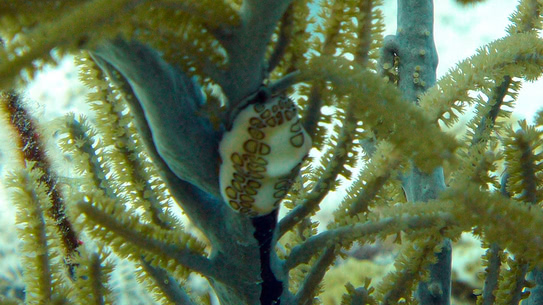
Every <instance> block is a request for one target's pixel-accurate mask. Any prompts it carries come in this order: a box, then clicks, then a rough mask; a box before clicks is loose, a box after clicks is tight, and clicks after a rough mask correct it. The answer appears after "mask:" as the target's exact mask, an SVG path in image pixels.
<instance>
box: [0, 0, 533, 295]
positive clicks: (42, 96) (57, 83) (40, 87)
mask: <svg viewBox="0 0 543 305" xmlns="http://www.w3.org/2000/svg"><path fill="white" fill-rule="evenodd" d="M515 6H516V1H512V0H490V1H486V3H484V4H478V5H470V6H466V7H462V6H460V5H458V4H456V3H455V2H454V1H451V0H446V1H441V0H436V1H435V32H434V36H435V40H436V46H437V50H438V53H439V66H438V77H441V76H443V75H444V74H445V73H446V72H447V70H448V69H450V68H451V67H454V64H455V63H456V62H458V61H459V60H462V59H464V58H466V57H468V56H470V55H472V54H474V52H475V50H476V49H477V48H478V47H480V46H482V45H484V44H486V43H489V42H491V41H493V40H495V39H497V38H500V37H502V36H504V35H505V30H504V29H505V27H506V25H507V24H508V23H509V22H508V16H509V15H510V14H511V13H512V12H513V10H514V8H515ZM384 11H385V15H386V24H387V34H393V33H394V31H395V14H396V13H395V1H391V0H387V1H385V6H384ZM85 92H87V89H86V88H85V87H84V86H83V85H82V84H80V83H79V82H78V80H77V71H76V68H75V66H74V64H73V60H72V58H66V59H65V60H63V61H62V62H61V63H60V64H59V65H58V66H57V67H54V68H50V69H46V70H44V71H42V72H41V73H39V75H37V76H36V78H35V80H34V81H33V82H32V83H31V84H29V86H28V88H27V89H25V90H24V91H23V94H24V96H25V97H26V99H27V100H28V103H29V105H30V107H31V108H32V109H33V111H34V115H35V116H36V117H37V118H40V119H41V120H42V121H44V120H51V119H53V118H55V117H59V116H61V115H63V114H64V113H66V112H76V113H78V112H79V113H80V112H83V113H85V112H87V111H88V108H87V107H86V105H85V103H84V101H85ZM542 93H543V81H541V80H539V81H537V82H533V83H525V84H524V86H523V88H522V90H521V91H520V95H519V99H518V102H517V108H516V110H515V116H517V117H519V118H521V117H524V118H527V119H528V120H529V121H530V120H531V118H532V116H533V114H534V113H535V112H536V111H537V110H538V109H539V108H540V107H543V94H542ZM2 137H3V138H2ZM0 141H2V143H9V141H10V140H9V138H6V133H0ZM12 159H13V156H12V155H10V153H9V150H7V149H5V144H4V145H3V148H0V173H1V174H2V175H5V174H6V172H7V171H9V170H10V168H11V165H13V163H12ZM340 194H341V192H339V193H338V195H340ZM334 202H336V200H333V199H329V200H326V202H325V203H324V204H323V206H322V209H321V212H319V214H318V215H319V218H320V220H321V222H323V223H326V221H327V220H328V218H329V217H328V216H329V215H330V212H331V211H333V209H334ZM0 224H1V225H0V294H1V293H2V291H3V289H5V288H6V287H5V286H4V284H2V280H1V279H2V278H4V279H6V280H8V281H9V282H10V283H11V284H10V285H11V286H12V287H19V288H20V287H22V286H21V285H22V282H21V279H20V276H18V275H17V274H16V273H14V272H13V271H10V270H13V268H14V266H17V255H16V254H15V251H14V249H15V247H16V245H17V237H16V235H15V234H14V230H13V229H14V227H15V225H14V211H13V208H12V207H11V205H10V204H9V203H8V202H7V201H6V189H5V188H4V187H3V186H2V191H1V192H0ZM455 249H456V250H455V256H454V269H455V274H456V275H457V278H458V279H459V280H461V281H463V282H466V283H469V284H471V285H476V284H477V281H476V280H475V277H474V275H475V271H477V270H478V269H477V266H478V258H479V255H480V253H481V250H480V249H479V248H478V243H477V241H476V240H474V239H473V238H471V237H469V236H466V238H465V239H464V240H463V241H462V242H461V243H460V244H459V245H458V246H457V247H456V248H455ZM385 260H386V259H385ZM349 264H352V262H346V263H345V266H349V267H348V268H355V267H352V266H351V265H349ZM125 268H126V267H124V266H123V267H120V268H119V269H120V270H119V271H118V272H117V274H123V275H122V278H124V279H125V280H127V281H128V282H127V283H126V284H125V285H123V284H116V285H121V286H124V287H131V286H132V285H130V283H132V282H133V281H134V279H133V275H132V273H131V271H130V269H129V268H128V269H126V270H127V271H123V270H125ZM367 268H371V266H370V267H367ZM378 269H380V270H386V268H378ZM381 272H382V271H381ZM131 276H132V278H130V277H131ZM127 277H129V278H128V279H127ZM116 281H117V280H116ZM4 283H5V282H4ZM327 285H330V286H332V285H333V284H332V283H331V282H330V283H329V284H327ZM325 287H326V286H325ZM325 290H326V288H325ZM330 290H332V288H330ZM127 293H133V294H134V295H139V293H138V292H134V291H132V292H127ZM127 293H125V294H123V295H119V298H120V299H121V300H122V302H120V303H126V302H128V303H130V304H135V303H134V300H132V301H128V299H129V297H128V296H127ZM326 300H327V301H326V304H334V303H335V300H334V301H333V300H332V299H330V298H327V299H326ZM336 300H337V299H336ZM140 301H141V304H147V302H148V301H149V300H145V299H140ZM458 304H460V303H458Z"/></svg>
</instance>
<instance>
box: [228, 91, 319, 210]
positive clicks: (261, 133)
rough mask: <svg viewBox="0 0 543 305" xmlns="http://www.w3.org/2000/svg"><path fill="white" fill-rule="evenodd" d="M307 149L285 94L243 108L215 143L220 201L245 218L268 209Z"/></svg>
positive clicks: (278, 198) (274, 205) (283, 192)
mask: <svg viewBox="0 0 543 305" xmlns="http://www.w3.org/2000/svg"><path fill="white" fill-rule="evenodd" d="M310 148H311V138H310V137H309V136H308V135H307V133H306V131H305V130H304V128H303V126H302V124H301V122H300V117H299V116H298V111H297V108H296V105H295V104H294V102H293V101H292V100H291V99H289V98H288V97H286V96H274V97H271V98H269V99H267V100H266V101H263V102H257V103H254V104H250V105H249V106H247V107H245V108H244V109H242V110H241V111H240V113H239V114H238V115H237V116H236V118H235V120H234V122H233V124H232V128H231V130H229V131H227V132H225V133H224V136H223V138H222V140H221V142H220V144H219V152H220V155H221V159H222V164H221V166H220V172H219V183H220V188H221V195H222V197H223V199H224V201H225V202H226V203H227V204H228V205H229V206H230V207H231V208H232V209H234V210H235V211H237V212H239V213H242V214H246V215H248V216H251V217H255V216H261V215H266V214H268V213H270V212H271V211H273V210H274V209H276V208H277V207H278V206H279V203H280V202H281V200H282V199H283V197H285V195H286V194H287V192H288V190H289V189H290V186H291V185H292V182H293V179H294V177H295V176H296V175H297V174H298V171H299V169H300V165H301V162H302V160H303V159H304V158H305V156H307V153H308V152H309V149H310Z"/></svg>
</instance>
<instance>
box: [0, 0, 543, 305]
mask: <svg viewBox="0 0 543 305" xmlns="http://www.w3.org/2000/svg"><path fill="white" fill-rule="evenodd" d="M462 2H474V1H462ZM398 4H399V12H400V13H399V16H398V31H397V33H396V35H394V36H389V37H387V38H385V39H383V38H382V30H383V21H382V13H381V11H380V9H379V6H380V5H381V2H380V1H378V0H373V1H372V0H358V1H356V0H341V1H332V0H323V1H320V2H318V5H319V6H318V9H319V11H318V13H317V15H316V16H315V15H314V14H313V13H312V12H311V9H310V8H312V5H315V3H313V2H312V1H309V0H244V1H241V0H221V1H209V0H206V1H196V0H194V1H190V0H186V1H185V0H179V1H174V0H158V1H145V0H111V1H104V0H88V1H62V2H58V1H22V0H17V1H10V2H6V3H2V4H0V25H1V26H0V35H1V38H2V41H3V45H2V46H3V47H2V48H1V49H0V79H1V80H0V86H2V88H3V90H5V92H4V93H2V95H1V96H0V100H1V101H0V102H1V109H2V113H3V114H4V116H5V119H6V124H7V125H8V126H11V127H12V128H11V129H13V138H14V139H16V141H17V142H18V143H19V144H20V145H19V146H20V147H19V150H20V151H19V153H18V157H17V158H18V159H20V160H21V161H22V162H20V164H19V167H20V168H18V169H17V170H16V171H14V173H13V174H11V175H10V176H8V177H6V180H8V181H9V182H10V189H11V192H12V198H13V201H14V203H15V204H16V205H17V208H18V211H19V214H18V222H19V224H20V233H19V234H20V235H19V236H20V238H21V239H23V240H24V245H23V248H22V249H21V252H23V253H24V254H25V256H24V259H25V271H24V273H25V278H26V282H27V289H26V294H25V300H24V302H26V303H28V304H34V303H36V304H41V303H55V302H57V303H58V302H60V303H70V304H71V303H73V304H104V303H111V302H113V301H112V300H113V296H112V292H111V287H110V284H109V278H108V277H109V274H110V272H111V268H113V266H112V264H111V263H110V261H109V259H108V257H109V256H110V251H111V252H113V253H115V255H116V256H117V257H118V258H120V259H127V260H131V261H133V262H134V263H135V264H136V266H137V268H138V273H139V276H140V278H141V280H142V281H144V282H145V283H146V284H147V286H148V287H149V293H151V294H153V295H154V296H155V298H156V300H157V302H160V303H163V304H172V303H173V304H197V303H199V301H201V303H204V304H207V303H209V302H210V301H209V297H208V296H207V297H202V298H198V296H197V295H196V294H195V293H193V292H191V288H190V285H189V275H190V274H191V273H198V274H199V275H201V276H203V277H204V278H205V279H207V281H208V283H209V286H210V287H211V288H212V290H213V291H214V294H215V295H216V296H217V298H218V299H219V301H220V302H221V304H224V305H226V304H234V305H240V304H260V305H267V304H283V305H288V304H293V305H294V304H313V303H315V304H317V303H319V299H318V296H319V293H320V292H321V290H322V289H323V288H322V286H321V281H322V279H323V278H324V275H325V273H326V271H327V270H328V269H329V268H331V267H332V266H333V265H334V263H335V262H337V258H338V257H339V256H341V255H342V253H343V250H344V249H346V248H349V247H352V246H353V244H354V243H355V242H357V243H359V244H364V243H372V242H374V241H376V240H384V239H386V238H387V237H389V236H396V237H397V238H396V242H400V241H401V242H402V247H401V252H400V254H399V255H398V257H397V259H396V262H395V271H394V272H392V273H390V274H389V275H388V276H386V277H385V278H384V279H383V281H382V282H380V283H371V282H370V281H367V282H366V284H365V285H364V286H362V287H354V286H352V285H347V291H346V295H345V296H344V297H343V301H342V304H378V303H379V304H397V303H398V302H405V303H406V304H414V303H416V302H419V303H420V304H449V303H450V280H451V269H450V260H451V242H450V241H451V240H452V241H454V240H456V239H457V238H459V236H460V234H461V233H462V232H472V233H473V234H475V235H477V236H478V237H480V238H481V239H482V240H483V241H484V243H485V245H487V246H488V247H489V251H488V253H487V254H486V256H485V258H484V259H485V260H486V264H487V269H486V272H487V275H486V276H487V281H486V282H485V286H484V287H482V295H481V298H480V302H481V304H492V303H494V302H495V301H497V302H498V301H499V302H511V301H513V302H518V300H520V299H523V298H528V299H527V302H536V301H534V300H540V298H541V296H540V292H539V291H540V290H541V287H540V286H539V285H540V281H538V279H540V278H541V272H540V269H539V268H538V267H539V266H540V264H541V262H542V261H543V257H542V256H541V253H543V249H541V247H542V246H541V245H542V244H543V243H542V241H541V237H540V234H539V233H540V232H541V229H542V228H543V212H542V211H541V209H540V201H541V194H540V193H541V187H542V185H543V182H542V181H541V173H540V172H541V164H540V163H541V141H542V135H541V125H542V124H541V122H543V119H541V117H542V116H539V117H538V118H537V120H536V121H537V122H538V123H537V124H536V125H535V126H530V125H528V124H527V123H525V122H522V123H521V124H520V129H518V130H517V129H513V128H512V127H509V126H507V124H506V123H505V122H504V121H503V118H505V117H507V115H508V113H509V109H508V108H509V107H511V105H512V102H513V101H514V100H515V99H516V97H517V93H518V91H519V90H520V82H521V81H522V80H528V81H530V80H533V79H536V78H538V77H540V75H541V73H542V66H543V62H542V58H543V40H542V38H541V36H540V32H539V31H540V30H541V22H542V18H543V17H542V14H541V12H542V10H541V9H542V6H543V2H542V1H541V0H524V1H521V3H520V4H519V7H518V9H517V12H516V13H515V14H514V15H513V17H512V18H511V21H512V25H511V26H510V27H509V28H508V35H507V36H506V37H504V38H502V39H499V40H497V41H495V42H492V43H490V44H489V45H487V46H484V47H482V48H481V49H480V50H479V51H478V53H477V54H476V55H474V56H473V57H471V58H469V59H466V60H465V61H463V62H461V63H460V64H459V65H458V66H457V67H456V68H455V69H453V70H451V71H450V72H449V74H447V75H446V76H444V77H443V78H442V79H441V80H439V81H438V82H437V84H435V83H436V77H435V68H436V65H437V53H436V50H435V46H434V42H433V25H432V24H433V12H432V10H433V3H432V1H430V0H416V1H404V0H399V1H398ZM65 53H76V54H77V56H78V59H77V62H78V65H79V68H80V70H81V80H82V81H83V82H84V83H85V84H86V85H87V86H89V87H90V88H92V89H93V91H92V92H91V93H90V95H89V96H88V101H89V104H90V106H91V109H92V111H93V117H95V119H94V121H93V120H88V119H85V118H84V117H82V116H75V115H68V116H67V117H65V118H64V119H61V120H58V121H57V122H56V123H54V124H53V123H52V124H50V125H52V126H53V127H50V128H54V129H55V130H56V132H57V135H58V139H57V141H58V144H59V146H60V147H61V148H62V149H63V151H64V153H66V154H68V155H69V156H70V158H71V160H72V161H73V162H72V163H71V164H68V165H69V166H70V167H72V168H73V169H74V170H75V172H76V174H77V177H76V178H73V179H72V180H69V183H64V184H70V185H69V186H70V187H67V188H63V187H62V186H61V185H60V184H58V183H57V180H56V178H57V176H56V174H55V171H54V169H53V166H51V165H50V163H49V161H48V159H47V158H48V157H49V156H48V153H47V152H46V150H45V149H44V145H43V143H44V142H45V140H44V136H43V132H41V131H40V130H41V129H40V128H41V127H40V126H41V124H45V123H44V122H35V120H34V119H33V118H32V117H31V116H30V115H28V114H27V112H25V106H24V103H23V102H22V99H21V98H20V97H19V95H18V94H17V93H16V92H15V91H13V90H12V89H13V88H14V87H15V86H16V85H24V84H25V82H26V81H28V79H29V78H31V77H32V75H33V74H34V73H35V72H36V71H38V70H39V69H40V68H41V67H42V66H43V65H44V64H45V63H51V62H54V61H55V60H56V58H58V56H62V55H63V54H65ZM474 91H475V92H478V93H480V97H479V98H473V96H472V95H471V93H472V92H474ZM288 95H290V97H288ZM472 104H476V115H475V116H474V118H473V119H472V120H471V121H470V123H469V125H468V131H467V133H466V135H465V137H464V138H463V139H462V140H460V141H459V140H457V139H456V138H455V137H454V135H452V134H448V133H446V132H444V131H442V130H440V128H439V125H438V124H437V122H439V121H441V122H443V123H445V124H446V125H453V124H456V123H457V117H458V115H459V114H460V113H462V112H463V111H464V109H465V108H466V106H468V105H472ZM324 107H327V108H328V109H332V111H331V114H330V113H329V114H324V113H323V111H322V110H323V109H324ZM504 107H508V108H507V109H504ZM298 113H299V114H300V117H298ZM55 124H56V125H55ZM311 144H312V146H311ZM311 147H313V148H314V151H316V150H319V151H320V152H322V156H321V158H320V159H319V160H318V161H314V160H313V157H312V154H310V156H309V157H306V155H307V153H308V151H309V149H310V148H311ZM501 164H505V172H506V174H505V175H504V177H505V179H502V181H501V182H499V181H498V179H497V176H498V174H499V173H498V171H500V170H501V169H500V167H499V165H501ZM357 165H359V166H360V167H361V168H362V169H361V171H360V173H356V172H354V171H353V168H355V166H357ZM444 167H445V168H446V169H447V171H446V172H444V171H443V168H444ZM353 174H355V176H356V177H357V178H356V180H355V181H354V182H351V185H350V187H349V188H348V194H347V195H346V196H345V198H343V199H342V200H338V206H337V208H338V209H337V211H336V212H335V213H334V214H333V222H332V223H330V224H329V225H328V230H325V231H318V230H317V229H316V228H317V223H316V221H315V219H314V218H313V216H314V215H315V213H316V212H317V210H318V209H319V205H320V203H321V201H322V200H323V199H324V198H325V197H326V196H327V195H329V194H330V192H331V191H332V190H334V189H335V188H336V187H337V185H338V184H339V181H340V179H341V177H340V176H343V177H345V178H350V177H351V176H352V175H353ZM281 200H282V201H284V202H287V204H285V210H286V213H285V216H284V217H282V218H279V216H278V208H279V206H280V203H281ZM174 203H175V204H177V207H175V206H173V204H174ZM178 208H179V209H180V210H181V211H182V212H183V213H184V214H185V215H186V216H187V217H188V218H189V221H190V225H192V226H194V227H196V228H197V229H198V230H199V232H189V230H188V229H187V226H186V225H183V224H182V221H180V220H179V219H178V217H177V216H176V213H175V212H176V211H177V212H178V210H179V209H178ZM238 212H241V213H238ZM505 253H510V254H511V255H510V256H509V259H508V260H506V259H505ZM526 278H533V279H535V286H534V285H532V284H531V283H530V282H529V281H528V280H526ZM526 289H530V291H531V295H530V296H528V293H526V291H527V290H526ZM8 301H9V302H12V303H20V302H19V301H18V300H14V299H10V300H7V299H6V300H5V302H8ZM2 302H4V300H2ZM533 304H535V303H533Z"/></svg>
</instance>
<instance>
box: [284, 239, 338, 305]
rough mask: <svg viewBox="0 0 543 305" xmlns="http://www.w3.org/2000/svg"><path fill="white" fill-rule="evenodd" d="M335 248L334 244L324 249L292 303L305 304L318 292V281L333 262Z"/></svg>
mask: <svg viewBox="0 0 543 305" xmlns="http://www.w3.org/2000/svg"><path fill="white" fill-rule="evenodd" d="M335 250H336V246H335V245H330V246H327V247H326V248H325V249H324V251H323V253H322V254H321V256H320V257H319V259H318V260H317V261H316V262H315V264H314V265H313V266H312V268H311V270H310V271H309V273H308V274H307V276H306V277H305V281H304V283H303V285H302V287H301V288H300V290H299V291H298V293H296V296H295V297H294V302H293V304H296V305H305V304H311V303H312V302H311V299H312V298H313V297H314V296H315V295H316V294H318V291H319V287H318V285H319V283H320V282H321V281H322V279H323V278H324V274H325V273H326V270H328V267H330V265H331V264H332V263H333V262H334V258H335V257H336V255H335V254H336V251H335Z"/></svg>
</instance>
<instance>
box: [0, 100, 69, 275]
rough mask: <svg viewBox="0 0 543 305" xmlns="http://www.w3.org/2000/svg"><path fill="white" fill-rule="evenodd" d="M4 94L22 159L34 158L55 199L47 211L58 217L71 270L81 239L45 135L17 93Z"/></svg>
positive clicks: (59, 231)
mask: <svg viewBox="0 0 543 305" xmlns="http://www.w3.org/2000/svg"><path fill="white" fill-rule="evenodd" d="M1 98H2V99H3V100H4V103H5V104H4V109H5V110H6V112H7V114H8V115H9V122H10V124H11V125H12V126H13V127H14V128H15V129H16V130H17V135H18V138H17V140H18V146H19V148H20V150H21V152H22V155H23V159H24V160H25V161H31V162H34V163H35V165H34V166H35V168H37V169H39V170H41V171H43V173H44V174H43V175H42V176H41V178H40V182H42V183H43V184H44V185H45V187H46V189H47V194H48V196H49V198H50V199H51V202H52V206H51V208H50V209H49V211H48V213H49V216H50V217H52V218H53V219H54V220H55V224H56V226H57V230H58V233H59V235H60V236H61V241H62V246H63V249H64V255H65V259H66V262H67V264H68V267H69V268H70V270H71V271H73V267H74V265H73V264H71V262H70V261H71V257H73V255H74V254H75V253H76V252H77V247H79V245H80V241H79V238H78V237H77V233H76V232H75V230H74V229H73V226H72V224H71V222H70V221H69V220H68V218H67V217H66V203H65V202H64V197H63V196H62V193H61V192H60V190H59V189H58V187H57V182H58V181H57V177H56V175H55V174H54V172H53V171H52V170H51V164H50V162H49V160H48V158H47V156H46V153H45V148H44V141H43V139H42V135H41V134H40V132H39V131H38V128H37V126H36V123H35V122H34V120H33V119H32V118H31V116H30V114H29V113H28V112H27V111H26V109H25V108H24V107H23V106H22V103H21V99H20V97H19V95H18V94H16V93H14V92H3V93H2V94H1Z"/></svg>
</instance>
